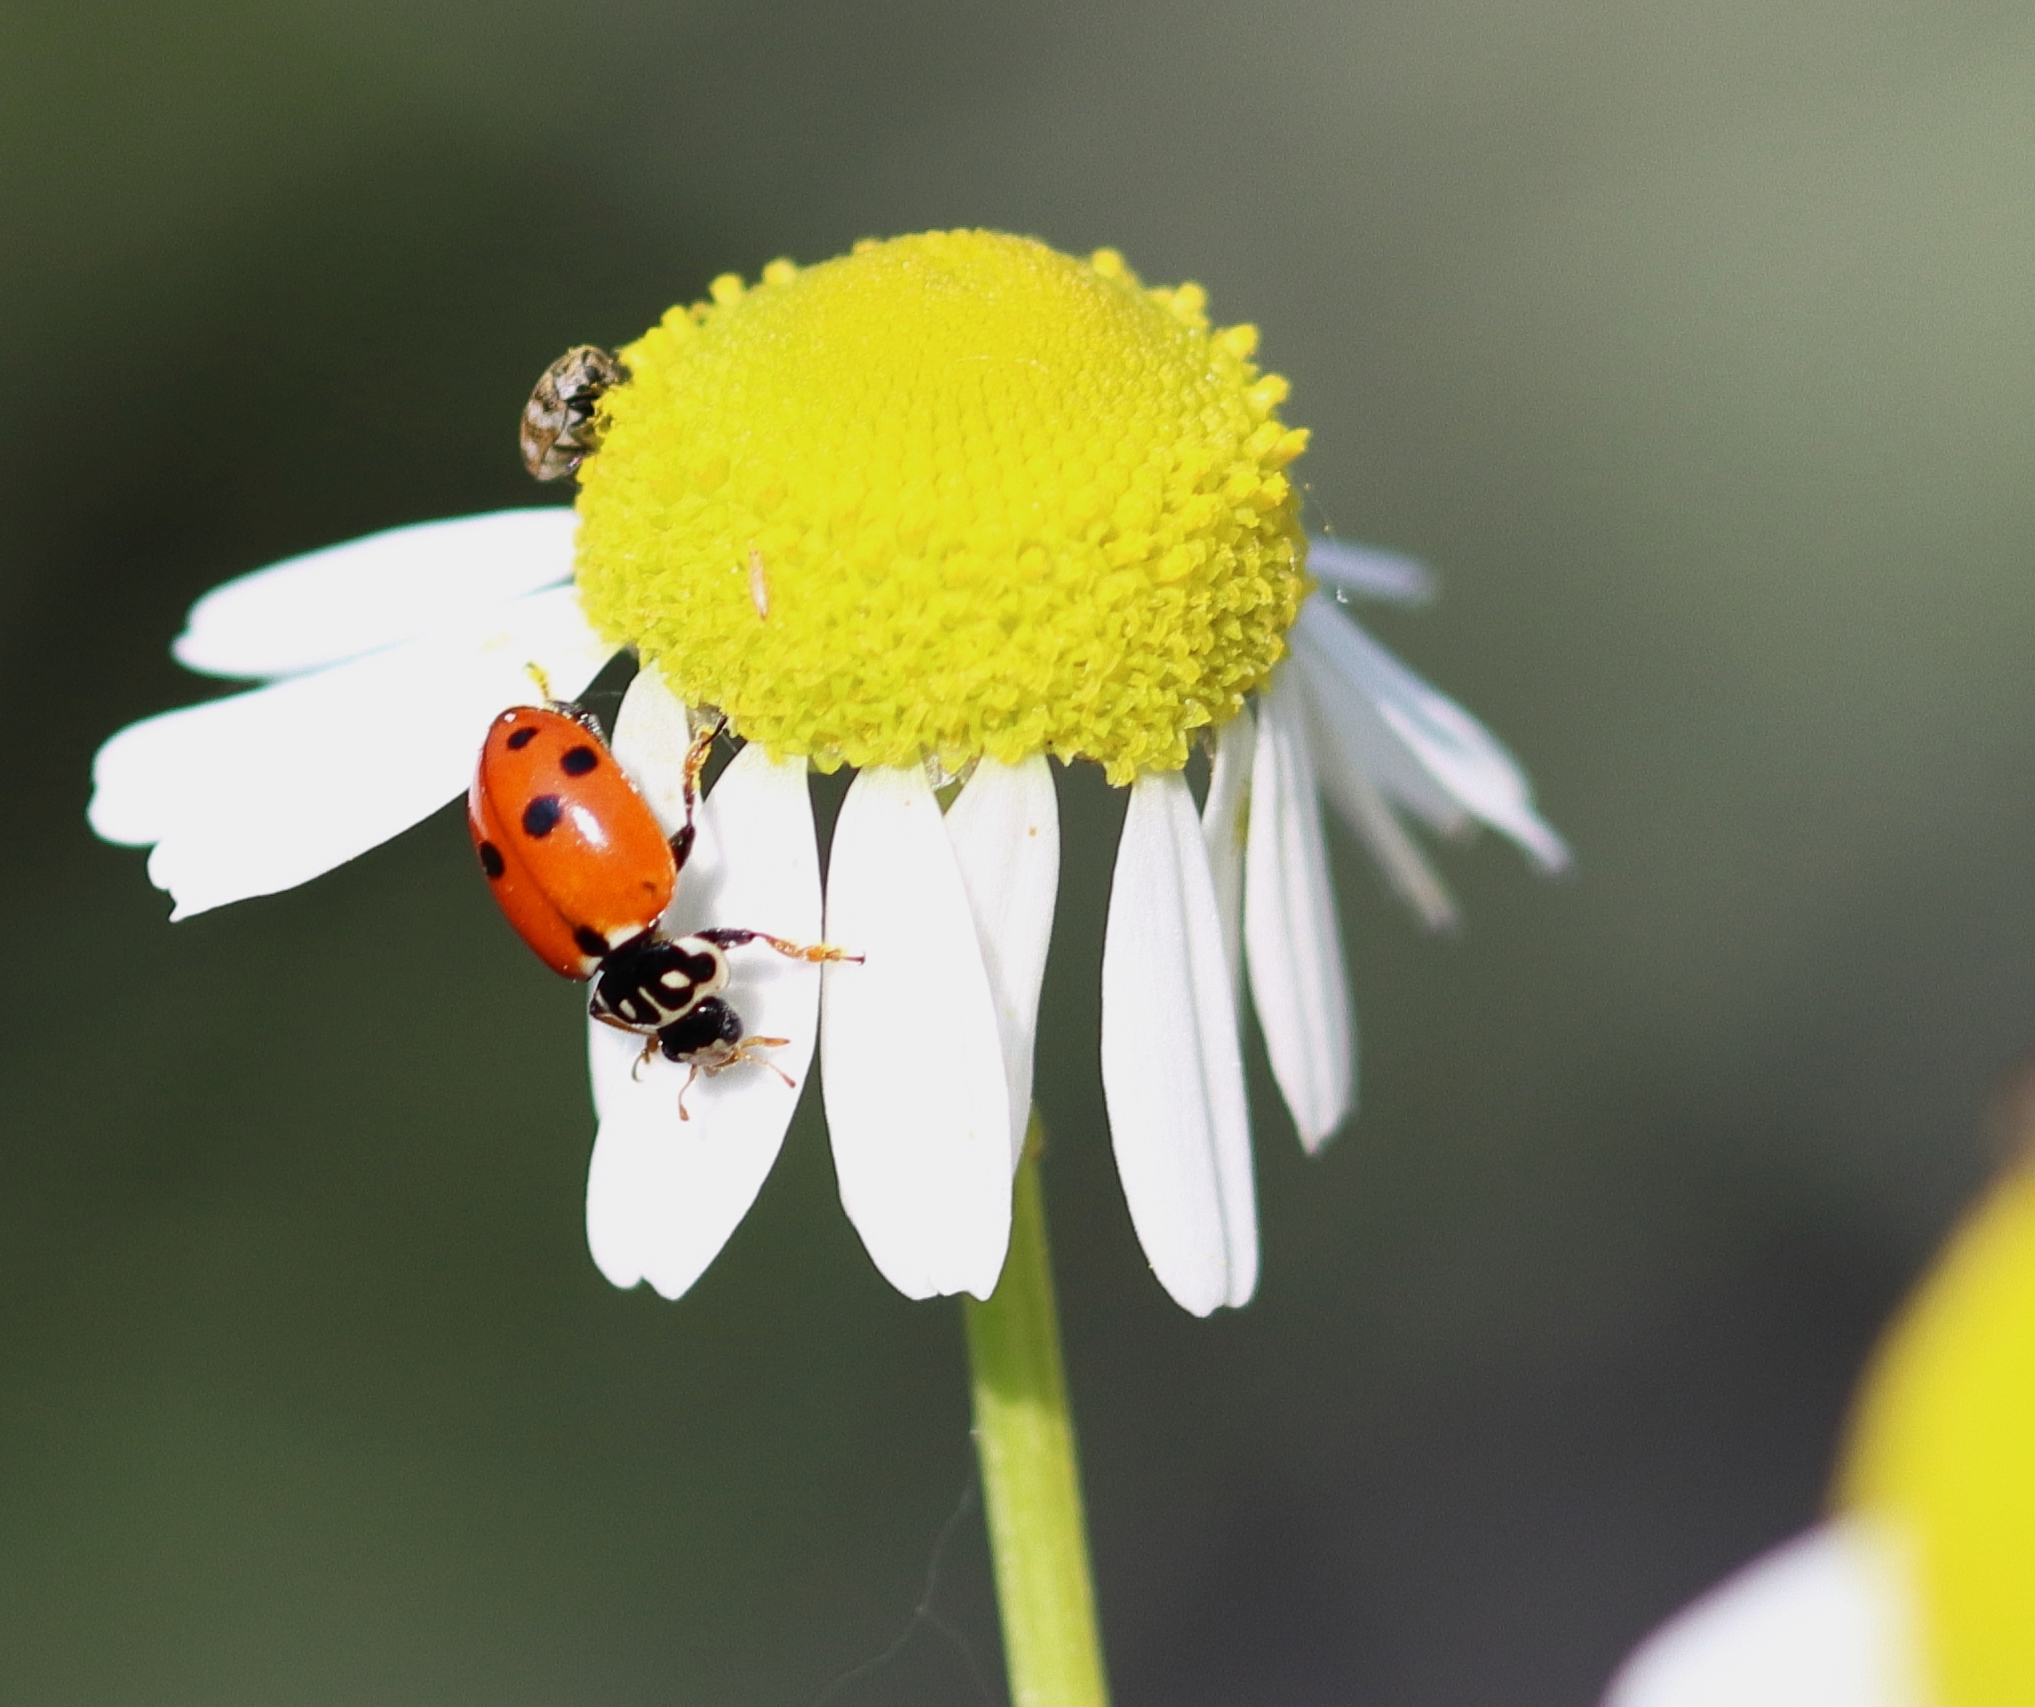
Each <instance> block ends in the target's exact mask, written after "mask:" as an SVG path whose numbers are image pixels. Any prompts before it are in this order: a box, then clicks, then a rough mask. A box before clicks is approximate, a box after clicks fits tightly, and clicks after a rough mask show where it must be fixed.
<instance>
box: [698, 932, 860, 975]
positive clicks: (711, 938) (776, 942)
mask: <svg viewBox="0 0 2035 1707" xmlns="http://www.w3.org/2000/svg"><path fill="white" fill-rule="evenodd" d="M693 934H694V935H695V936H701V937H705V938H706V940H707V941H708V942H710V943H713V944H715V945H716V946H717V947H720V948H740V947H741V946H742V945H743V944H744V943H750V942H760V943H764V944H766V945H767V946H769V947H771V948H774V949H776V950H777V952H778V953H779V954H781V955H783V956H784V957H785V958H786V959H787V960H806V961H810V962H812V963H813V964H814V965H818V964H819V963H820V962H821V961H823V960H852V961H853V962H855V964H856V965H858V966H859V965H861V963H862V956H861V955H859V954H850V953H849V952H848V951H847V950H846V949H845V948H838V947H836V946H835V945H834V944H833V943H831V942H815V943H799V942H787V941H786V940H785V939H784V938H783V937H781V936H772V935H771V934H770V933H769V932H768V931H743V930H733V929H729V928H725V927H723V928H719V929H715V930H708V931H695V932H694V933H693Z"/></svg>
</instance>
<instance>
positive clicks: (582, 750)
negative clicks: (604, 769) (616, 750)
mask: <svg viewBox="0 0 2035 1707" xmlns="http://www.w3.org/2000/svg"><path fill="white" fill-rule="evenodd" d="M600 762H601V761H600V756H599V755H598V754H597V753H595V751H594V750H593V748H591V747H567V748H566V749H565V757H564V758H562V759H560V760H559V761H558V768H559V769H560V770H562V771H564V772H565V774H566V775H567V776H585V775H586V773H587V772H588V771H590V770H592V769H593V768H594V766H595V765H597V764H599V763H600Z"/></svg>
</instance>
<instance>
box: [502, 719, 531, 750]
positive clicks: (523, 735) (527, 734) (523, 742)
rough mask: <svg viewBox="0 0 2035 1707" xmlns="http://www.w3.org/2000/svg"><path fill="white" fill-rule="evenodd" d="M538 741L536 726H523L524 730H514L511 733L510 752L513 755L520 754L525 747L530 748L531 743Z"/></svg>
mask: <svg viewBox="0 0 2035 1707" xmlns="http://www.w3.org/2000/svg"><path fill="white" fill-rule="evenodd" d="M536 739H537V730H536V728H535V726H534V725H532V724H528V723H526V724H524V725H523V727H522V728H520V729H517V730H514V731H512V732H511V733H510V735H509V751H510V752H512V753H520V752H521V751H522V750H523V749H524V748H525V747H527V746H529V745H530V743H531V742H532V741H534V740H536Z"/></svg>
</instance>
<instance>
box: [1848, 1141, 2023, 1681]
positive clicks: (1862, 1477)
mask: <svg viewBox="0 0 2035 1707" xmlns="http://www.w3.org/2000/svg"><path fill="white" fill-rule="evenodd" d="M1838 1498H1839V1503H1840V1504H1842V1505H1844V1506H1847V1507H1850V1508H1853V1509H1856V1510H1859V1511H1861V1512H1864V1513H1866V1514H1867V1515H1869V1516H1873V1517H1877V1518H1880V1519H1883V1520H1884V1521H1885V1522H1886V1524H1887V1526H1888V1528H1889V1529H1890V1531H1892V1532H1893V1533H1894V1534H1896V1535H1898V1536H1901V1537H1904V1538H1905V1539H1906V1540H1907V1541H1908V1542H1909V1543H1910V1545H1911V1549H1912V1558H1913V1561H1914V1571H1915V1580H1916V1585H1917V1587H1918V1589H1919V1591H1920V1599H1921V1614H1922V1618H1921V1624H1922V1636H1923V1643H1924V1660H1925V1663H1926V1665H1927V1666H1928V1669H1929V1673H1930V1677H1931V1681H1932V1682H1933V1683H1934V1685H1935V1693H1934V1696H1933V1699H1935V1700H1937V1701H1940V1702H1941V1703H1942V1704H1943V1707H2004V1704H2005V1703H2007V1702H2010V1701H2028V1702H2035V1640H2031V1639H2030V1634H2029V1633H2030V1630H2031V1629H2035V1624H2031V1619H2035V1167H2031V1168H2027V1169H2024V1170H2023V1171H2022V1172H2021V1173H2020V1174H2019V1175H2017V1176H2016V1177H2014V1178H2011V1179H2008V1180H2006V1181H2004V1182H2003V1183H2002V1184H2001V1185H2000V1186H1998V1187H1997V1188H1996V1189H1995V1190H1994V1192H1993V1193H1992V1195H1991V1196H1990V1197H1989V1198H1988V1199H1987V1201H1986V1202H1985V1203H1983V1204H1981V1205H1980V1207H1979V1208H1978V1209H1977V1211H1975V1212H1974V1213H1973V1215H1972V1216H1971V1218H1970V1219H1969V1220H1968V1221H1967V1222H1966V1223H1965V1225H1964V1227H1963V1228H1962V1229H1960V1231H1959V1232H1958V1234H1957V1237H1956V1238H1955V1239H1954V1240H1953V1241H1952V1243H1951V1246H1950V1248H1949V1250H1948V1251H1947V1252H1946V1253H1945V1255H1944V1256H1943V1258H1942V1259H1941V1260H1940V1261H1939V1262H1938V1264H1937V1266H1936V1270H1935V1272H1934V1273H1933V1274H1931V1275H1930V1277H1929V1278H1928V1280H1927V1281H1925V1282H1924V1284H1923V1286H1922V1288H1921V1290H1920V1291H1919V1292H1918V1293H1917V1294H1916V1296H1915V1298H1914V1299H1913V1301H1912V1302H1911V1303H1910V1304H1909V1305H1908V1306H1907V1308H1906V1310H1905V1311H1904V1312H1903V1313H1902V1315H1901V1317H1900V1319H1899V1320H1898V1321H1896V1322H1895V1324H1894V1326H1893V1328H1892V1330H1891V1331H1890V1332H1889V1334H1888V1335H1887V1339H1886V1341H1885V1343H1884V1344H1883V1345H1882V1346H1881V1348H1880V1350H1879V1352H1878V1353H1877V1355H1876V1357H1875V1360H1874V1366H1873V1369H1872V1371H1871V1372H1870V1375H1869V1377H1868V1379H1867V1382H1866V1385H1865V1389H1864V1396H1863V1399H1862V1401H1861V1403H1860V1407H1859V1414H1858V1417H1857V1419H1856V1421H1855V1424H1854V1427H1853V1438H1852V1441H1851V1447H1850V1452H1849V1461H1848V1463H1847V1465H1846V1468H1845V1472H1844V1475H1843V1478H1842V1481H1841V1483H1840V1485H1839V1489H1838Z"/></svg>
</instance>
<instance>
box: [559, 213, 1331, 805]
mask: <svg viewBox="0 0 2035 1707" xmlns="http://www.w3.org/2000/svg"><path fill="white" fill-rule="evenodd" d="M1203 303H1204V297H1203V293H1202V291H1201V290H1200V288H1199V287H1198V286H1195V285H1182V286H1180V287H1179V288H1178V289H1177V290H1146V289H1145V288H1143V287H1142V286H1141V285H1140V284H1139V283H1138V280H1137V279H1136V277H1135V276H1134V275H1133V274H1132V273H1131V272H1130V271H1129V269H1128V268H1126V267H1125V265H1124V263H1123V261H1122V259H1121V257H1119V256H1118V255H1116V254H1115V253H1114V252H1112V251H1109V250H1103V251H1101V252H1099V253H1098V254H1096V255H1094V256H1093V257H1091V258H1090V259H1088V260H1085V261H1084V260H1078V259H1075V258H1074V257H1072V256H1068V255H1062V254H1060V253H1058V252H1057V251H1055V250H1052V249H1049V248H1047V247H1046V246H1045V245H1043V244H1040V243H1036V242H1033V241H1031V240H1029V239H1026V238H1020V237H1009V236H1004V235H1002V234H999V233H995V232H986V231H945V232H929V233H926V234H924V235H922V236H917V237H902V238H898V239H896V240H894V241H891V242H887V243H868V244H863V245H861V246H859V247H858V248H857V249H856V250H855V252H854V253H853V254H851V255H847V256H844V257H842V258H841V259H839V260H835V261H829V262H827V263H825V264H824V265H821V266H816V267H811V268H807V269H804V270H800V269H798V268H795V267H793V266H792V265H791V264H790V263H789V262H785V261H779V262H776V263H774V264H772V265H771V266H769V267H766V268H765V269H764V272H763V279H762V282H761V283H760V284H758V285H756V286H754V287H753V288H745V287H744V286H743V284H742V282H741V281H740V280H739V279H735V278H732V277H731V278H723V279H718V280H716V281H715V283H714V286H713V296H712V300H711V301H710V302H704V303H699V304H696V305H694V306H693V307H691V308H676V309H673V310H672V311H671V312H670V313H669V314H667V315H666V316H665V317H664V319H663V321H662V322H661V323H660V324H659V325H657V326H656V327H654V328H652V329H651V330H650V331H649V332H648V333H646V334H645V335H644V336H643V337H642V338H641V339H639V340H638V341H637V342H636V343H635V344H633V345H631V346H630V347H629V348H627V349H626V350H624V351H622V352H621V354H622V359H623V361H624V362H625V363H626V364H627V367H628V370H629V375H630V378H629V381H628V383H627V384H625V385H622V386H620V387H618V388H617V389H616V390H614V391H612V392H610V393H609V394H608V396H607V398H606V399H605V400H604V402H603V410H604V412H605V413H606V415H607V430H606V436H605V438H604V439H603V441H602V444H601V448H600V451H599V453H598V454H597V455H595V456H594V457H593V458H592V459H590V460H589V462H588V463H587V464H586V465H585V467H584V468H583V470H582V474H581V479H582V483H583V484H582V491H581V494H580V500H579V511H580V518H581V522H580V532H579V583H580V588H581V595H582V598H583V600H584V603H585V606H586V609H587V613H588V615H589V616H590V618H591V619H592V621H593V623H594V625H595V626H596V627H597V628H598V629H600V631H601V632H602V633H603V634H604V635H605V636H606V637H607V638H609V639H611V640H614V641H616V642H618V643H623V644H630V645H634V646H635V647H637V648H638V650H639V651H640V652H641V654H642V656H643V658H644V660H645V662H646V663H649V664H653V665H655V666H656V667H658V668H659V669H661V670H662V671H663V673H664V675H665V677H666V679H667V680H668V681H670V682H671V684H672V685H673V687H674V688H675V689H677V691H678V692H679V693H680V694H681V695H682V696H683V697H684V698H685V699H687V700H688V701H690V702H692V703H694V704H711V705H716V706H719V707H720V708H721V709H722V710H723V711H725V712H727V713H728V714H729V716H730V717H731V718H732V719H733V720H734V723H735V726H736V728H737V729H739V730H740V732H741V733H742V734H744V735H745V736H747V737H748V738H750V739H751V740H755V741H759V742H761V743H762V744H763V745H764V746H765V747H766V748H767V749H769V750H770V751H772V752H774V753H790V754H806V755H810V756H811V757H812V758H813V759H814V760H815V762H817V763H818V764H820V765H822V766H823V767H826V768H832V767H833V766H834V765H836V764H839V763H842V762H844V761H845V762H847V763H849V764H855V765H872V764H878V765H880V764H890V765H897V764H909V763H912V762H915V761H917V760H919V759H921V758H925V757H937V758H939V759H941V760H942V761H944V762H946V763H947V764H949V765H959V764H961V763H964V762H966V761H967V760H969V759H973V758H976V757H978V756H981V755H984V754H987V755H989V756H991V757H994V758H999V759H1004V760H1016V759H1019V758H1022V757H1024V756H1026V755H1028V754H1032V753H1040V752H1049V753H1055V754H1058V755H1060V756H1062V757H1066V758H1071V757H1074V756H1076V755H1082V756H1086V757H1088V758H1092V759H1096V760H1099V761H1101V762H1102V763H1103V764H1104V765H1105V766H1106V767H1107V768H1108V771H1109V774H1110V776H1111V778H1112V779H1113V780H1116V781H1125V780H1128V779H1129V778H1130V777H1131V776H1132V775H1134V774H1135V773H1136V772H1138V771H1140V770H1146V769H1167V768H1172V767H1176V766H1178V765H1180V764H1182V763H1184V762H1185V760H1186V757H1187V748H1188V742H1189V738H1190V736H1191V734H1192V732H1193V731H1194V730H1196V729H1198V728H1201V727H1203V726H1206V725H1210V724H1215V723H1220V722H1223V721H1224V720H1226V719H1227V718H1229V717H1231V716H1233V715H1234V714H1235V713H1236V711H1237V710H1238V708H1239V707H1240V706H1241V705H1242V703H1243V696H1244V695H1245V694H1247V693H1249V692H1250V691H1251V690H1252V689H1254V688H1257V687H1259V686H1261V685H1263V683H1264V681H1265V679H1266V677H1267V675H1268V674H1269V673H1270V671H1271V669H1272V666H1273V664H1274V663H1276V662H1277V661H1278V659H1279V657H1280V656H1281V654H1282V653H1283V651H1284V649H1285V639H1284V637H1285V633H1286V630H1287V628H1288V626H1289V625H1290V624H1291V623H1292V621H1293V617H1294V615H1295V613H1296V611H1297V610H1298V609H1299V604H1300V600H1301V597H1302V595H1303V593H1304V592H1305V590H1306V581H1305V575H1304V571H1303V562H1304V547H1303V543H1302V539H1301V535H1300V531H1299V524H1298V521H1297V508H1298V505H1297V499H1296V496H1295V494H1294V490H1293V487H1292V485H1291V483H1290V482H1289V481H1288V479H1287V477H1286V476H1285V474H1283V473H1282V472H1281V470H1282V469H1283V468H1284V467H1285V465H1286V464H1287V463H1289V462H1291V461H1292V460H1293V458H1294V457H1296V456H1298V455H1299V454H1300V452H1301V451H1302V450H1303V449H1304V448H1305V447H1306V443H1307V435H1306V434H1305V433H1304V432H1301V431H1298V430H1294V429H1289V428H1288V427H1286V426H1285V425H1283V424H1282V423H1281V421H1280V419H1279V414H1278V406H1279V403H1280V402H1281V400H1282V399H1283V398H1284V397H1285V395H1286V391H1287V387H1286V382H1285V381H1284V380H1282V379H1280V378H1279V377H1278V376H1277V375H1276V374H1260V373H1259V371H1258V370H1257V368H1256V367H1254V366H1253V365H1252V363H1251V359H1250V358H1251V353H1252V351H1253V349H1254V348H1255V346H1256V343H1257V334H1256V332H1255V331H1254V330H1253V329H1252V328H1251V327H1248V326H1235V327H1231V328H1228V329H1227V330H1214V329H1211V327H1210V325H1209V322H1208V318H1207V316H1206V314H1205V313H1204V312H1203Z"/></svg>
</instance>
